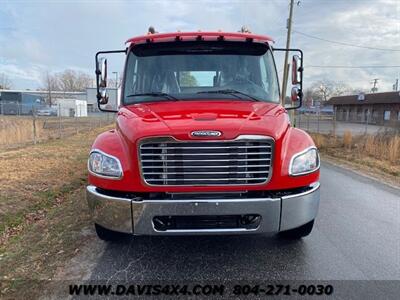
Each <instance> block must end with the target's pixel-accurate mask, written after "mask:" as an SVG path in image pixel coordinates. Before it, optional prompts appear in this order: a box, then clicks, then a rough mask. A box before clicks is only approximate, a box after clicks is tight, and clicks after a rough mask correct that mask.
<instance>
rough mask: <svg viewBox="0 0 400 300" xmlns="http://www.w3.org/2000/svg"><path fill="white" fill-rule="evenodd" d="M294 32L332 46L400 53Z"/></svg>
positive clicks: (395, 50) (399, 50) (394, 50)
mask: <svg viewBox="0 0 400 300" xmlns="http://www.w3.org/2000/svg"><path fill="white" fill-rule="evenodd" d="M292 31H293V32H295V33H297V34H300V35H303V36H306V37H308V38H311V39H315V40H320V41H324V42H328V43H332V44H338V45H342V46H348V47H355V48H362V49H368V50H378V51H391V52H400V49H388V48H376V47H369V46H362V45H354V44H350V43H345V42H339V41H333V40H328V39H325V38H321V37H317V36H314V35H311V34H307V33H304V32H300V31H297V30H292Z"/></svg>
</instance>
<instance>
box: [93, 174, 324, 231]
mask: <svg viewBox="0 0 400 300" xmlns="http://www.w3.org/2000/svg"><path fill="white" fill-rule="evenodd" d="M319 187H320V184H319V183H318V182H317V183H315V184H313V185H312V186H311V189H310V190H308V191H306V192H304V193H299V194H291V195H290V196H284V197H280V198H249V199H240V198H238V199H201V200H199V199H186V200H185V199H183V200H181V199H179V200H140V201H136V200H135V199H130V198H120V197H113V196H108V195H104V194H103V193H100V192H99V191H97V189H96V187H94V186H88V187H87V193H86V195H87V201H88V205H89V209H90V211H91V213H92V216H93V220H94V222H95V223H97V224H99V225H101V226H103V227H105V228H107V229H110V230H114V231H119V232H125V233H131V234H135V235H182V234H245V233H264V232H270V233H274V232H279V231H285V230H288V229H292V228H296V227H299V226H301V225H303V224H306V223H308V222H309V221H311V220H313V219H315V217H316V215H317V212H318V205H319ZM245 214H258V215H260V216H261V222H260V224H259V226H258V227H257V228H254V229H245V228H233V229H231V228H229V229H221V228H215V229H190V230H188V229H179V230H166V231H157V230H156V229H155V228H154V226H153V218H154V217H155V216H207V215H245Z"/></svg>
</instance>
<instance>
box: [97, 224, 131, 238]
mask: <svg viewBox="0 0 400 300" xmlns="http://www.w3.org/2000/svg"><path fill="white" fill-rule="evenodd" d="M94 227H95V228H96V233H97V236H98V238H99V239H101V240H103V241H106V242H118V241H121V240H124V239H126V238H127V236H128V235H127V234H125V233H121V232H116V231H112V230H109V229H106V228H104V227H103V226H100V225H99V224H94Z"/></svg>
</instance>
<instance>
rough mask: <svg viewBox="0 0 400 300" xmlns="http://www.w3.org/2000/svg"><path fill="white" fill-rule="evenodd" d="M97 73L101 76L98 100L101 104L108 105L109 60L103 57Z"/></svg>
mask: <svg viewBox="0 0 400 300" xmlns="http://www.w3.org/2000/svg"><path fill="white" fill-rule="evenodd" d="M96 73H97V74H98V75H100V78H99V93H98V94H97V100H98V101H99V103H100V104H107V103H108V95H107V59H106V58H104V57H102V58H100V61H99V63H98V66H97V71H96Z"/></svg>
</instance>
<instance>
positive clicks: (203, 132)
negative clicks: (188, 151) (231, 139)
mask: <svg viewBox="0 0 400 300" xmlns="http://www.w3.org/2000/svg"><path fill="white" fill-rule="evenodd" d="M190 135H191V136H195V137H218V136H221V135H222V132H221V131H217V130H196V131H192V132H191V133H190Z"/></svg>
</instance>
